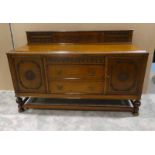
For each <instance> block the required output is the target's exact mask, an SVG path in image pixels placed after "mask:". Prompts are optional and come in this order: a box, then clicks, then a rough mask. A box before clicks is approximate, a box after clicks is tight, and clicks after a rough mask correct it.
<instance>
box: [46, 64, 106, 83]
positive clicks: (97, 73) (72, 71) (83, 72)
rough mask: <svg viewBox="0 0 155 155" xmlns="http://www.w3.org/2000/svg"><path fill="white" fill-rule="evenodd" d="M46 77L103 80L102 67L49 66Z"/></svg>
mask: <svg viewBox="0 0 155 155" xmlns="http://www.w3.org/2000/svg"><path fill="white" fill-rule="evenodd" d="M47 72H48V77H49V79H50V80H52V79H71V78H72V79H96V80H103V78H104V66H103V65H49V66H48V71H47Z"/></svg>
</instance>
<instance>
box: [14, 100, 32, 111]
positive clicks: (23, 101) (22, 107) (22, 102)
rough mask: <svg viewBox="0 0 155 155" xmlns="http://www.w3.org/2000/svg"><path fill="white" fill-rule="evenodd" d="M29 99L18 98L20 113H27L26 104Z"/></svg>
mask: <svg viewBox="0 0 155 155" xmlns="http://www.w3.org/2000/svg"><path fill="white" fill-rule="evenodd" d="M28 99H29V98H28V97H26V98H24V99H23V98H21V97H17V98H16V102H17V104H18V112H23V111H25V110H24V103H25V102H26V101H27V100H28Z"/></svg>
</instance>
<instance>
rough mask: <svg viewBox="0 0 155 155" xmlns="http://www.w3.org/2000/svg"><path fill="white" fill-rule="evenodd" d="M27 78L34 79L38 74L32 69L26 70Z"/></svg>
mask: <svg viewBox="0 0 155 155" xmlns="http://www.w3.org/2000/svg"><path fill="white" fill-rule="evenodd" d="M25 78H26V79H27V80H34V79H35V78H36V75H35V73H34V72H33V71H32V70H27V71H26V72H25Z"/></svg>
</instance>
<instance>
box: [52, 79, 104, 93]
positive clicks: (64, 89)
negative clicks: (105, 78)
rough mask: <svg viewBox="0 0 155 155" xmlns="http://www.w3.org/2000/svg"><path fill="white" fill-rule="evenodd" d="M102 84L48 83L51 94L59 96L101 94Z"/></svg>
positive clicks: (83, 82) (77, 82)
mask: <svg viewBox="0 0 155 155" xmlns="http://www.w3.org/2000/svg"><path fill="white" fill-rule="evenodd" d="M103 86H104V84H103V82H85V81H82V82H80V81H60V82H59V81H52V82H50V85H49V87H50V92H51V93H57V94H59V93H61V94H102V93H103V91H104V87H103Z"/></svg>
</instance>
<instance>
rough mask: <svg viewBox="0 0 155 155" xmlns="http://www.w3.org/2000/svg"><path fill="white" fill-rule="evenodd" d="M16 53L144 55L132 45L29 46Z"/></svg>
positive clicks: (20, 48)
mask: <svg viewBox="0 0 155 155" xmlns="http://www.w3.org/2000/svg"><path fill="white" fill-rule="evenodd" d="M15 52H16V53H25V52H26V53H51V54H52V53H58V54H59V53H69V54H72V53H73V54H74V53H86V54H95V53H146V51H144V50H141V49H139V48H137V47H136V46H134V45H132V44H48V45H47V44H37V45H36V44H31V45H25V46H22V47H19V48H16V49H15Z"/></svg>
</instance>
